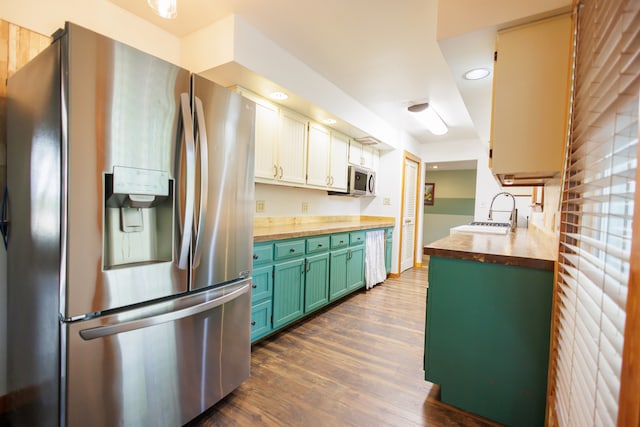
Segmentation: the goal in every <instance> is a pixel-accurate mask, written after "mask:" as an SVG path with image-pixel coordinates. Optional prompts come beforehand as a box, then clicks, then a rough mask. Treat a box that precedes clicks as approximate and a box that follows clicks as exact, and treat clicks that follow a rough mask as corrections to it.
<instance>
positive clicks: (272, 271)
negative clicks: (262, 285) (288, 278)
mask: <svg viewBox="0 0 640 427" xmlns="http://www.w3.org/2000/svg"><path fill="white" fill-rule="evenodd" d="M271 278H272V279H275V278H276V271H275V270H271Z"/></svg>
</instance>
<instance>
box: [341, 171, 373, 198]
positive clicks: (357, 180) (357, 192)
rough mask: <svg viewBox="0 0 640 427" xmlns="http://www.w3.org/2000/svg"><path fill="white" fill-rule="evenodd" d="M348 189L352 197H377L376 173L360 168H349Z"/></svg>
mask: <svg viewBox="0 0 640 427" xmlns="http://www.w3.org/2000/svg"><path fill="white" fill-rule="evenodd" d="M348 187H349V194H350V195H352V196H375V195H376V173H375V172H373V171H371V170H369V169H367V168H363V167H360V166H349V180H348Z"/></svg>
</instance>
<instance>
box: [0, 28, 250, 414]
mask: <svg viewBox="0 0 640 427" xmlns="http://www.w3.org/2000/svg"><path fill="white" fill-rule="evenodd" d="M54 38H55V40H54V42H53V43H52V45H51V46H49V47H48V48H47V49H46V50H45V51H44V52H43V53H41V54H40V55H39V56H37V57H36V58H35V59H34V60H33V61H31V62H30V63H29V64H27V65H26V66H25V67H24V68H23V69H21V70H20V71H19V72H18V73H17V74H15V75H14V76H13V77H11V78H10V79H9V82H8V97H7V108H8V110H7V114H8V149H7V150H8V151H7V152H8V158H7V169H8V171H7V174H8V177H7V183H8V197H7V200H6V201H5V204H6V206H8V209H7V212H8V217H7V218H6V219H7V220H8V221H9V226H8V238H7V241H8V246H7V254H8V342H9V348H8V381H9V391H10V392H11V396H14V399H13V402H12V406H13V407H14V410H13V416H14V417H15V419H14V424H15V425H38V426H45V425H68V426H115V425H128V426H141V425H149V426H151V425H153V426H175V425H181V424H184V423H186V422H188V421H189V420H191V419H193V418H194V417H196V416H198V415H199V414H200V413H202V412H203V411H205V410H206V409H208V408H209V407H211V406H212V405H214V404H215V403H216V402H217V401H219V400H220V399H221V398H222V397H224V396H225V395H227V394H228V393H229V392H231V391H232V390H233V389H235V388H236V387H237V386H238V385H239V384H240V383H241V382H242V381H243V380H244V379H246V378H247V377H248V375H249V368H250V350H251V347H250V338H249V337H250V304H251V302H250V298H251V297H250V295H251V291H250V290H251V288H250V280H251V277H250V274H251V253H252V250H251V248H252V234H253V230H252V228H253V227H252V221H253V214H252V212H253V211H252V208H253V198H254V190H253V169H254V167H253V153H254V147H253V139H254V135H253V132H254V130H253V127H254V116H255V106H254V104H253V103H252V102H251V101H248V100H246V99H245V98H242V97H241V96H239V95H238V94H235V93H233V92H231V91H229V90H228V89H225V88H223V87H220V86H218V85H216V84H214V83H212V82H210V81H208V80H206V79H204V78H202V77H199V76H197V75H193V74H191V73H190V72H189V71H187V70H184V69H182V68H180V67H177V66H175V65H173V64H170V63H168V62H165V61H163V60H160V59H158V58H155V57H153V56H150V55H147V54H145V53H143V52H140V51H138V50H136V49H134V48H131V47H129V46H126V45H124V44H122V43H118V42H115V41H113V40H110V39H108V38H106V37H103V36H101V35H98V34H96V33H94V32H92V31H89V30H87V29H85V28H82V27H80V26H77V25H74V24H70V23H67V24H66V26H65V29H64V30H61V31H60V32H59V33H57V34H56V35H55V37H54Z"/></svg>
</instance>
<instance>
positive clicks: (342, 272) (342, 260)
mask: <svg viewBox="0 0 640 427" xmlns="http://www.w3.org/2000/svg"><path fill="white" fill-rule="evenodd" d="M348 257H349V250H348V249H340V250H337V251H331V268H330V270H329V301H334V300H336V299H338V298H340V297H341V296H343V295H346V294H347V293H348V292H349V289H348V287H347V260H348Z"/></svg>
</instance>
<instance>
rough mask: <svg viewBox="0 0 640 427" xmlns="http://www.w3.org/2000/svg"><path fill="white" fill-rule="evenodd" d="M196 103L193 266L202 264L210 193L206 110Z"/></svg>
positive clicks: (199, 103) (200, 103)
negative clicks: (197, 188)
mask: <svg viewBox="0 0 640 427" xmlns="http://www.w3.org/2000/svg"><path fill="white" fill-rule="evenodd" d="M195 101H196V132H197V135H198V148H199V149H200V203H199V205H200V207H199V209H198V225H197V228H196V231H195V232H196V244H195V247H196V249H195V251H194V256H193V266H194V267H197V266H198V265H199V264H200V257H201V255H202V240H203V239H202V235H203V234H204V220H205V218H206V217H207V194H208V193H209V191H208V190H209V189H208V184H209V150H208V142H207V128H206V126H205V121H204V108H203V107H202V101H201V100H200V98H198V97H197V96H196V97H195Z"/></svg>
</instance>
